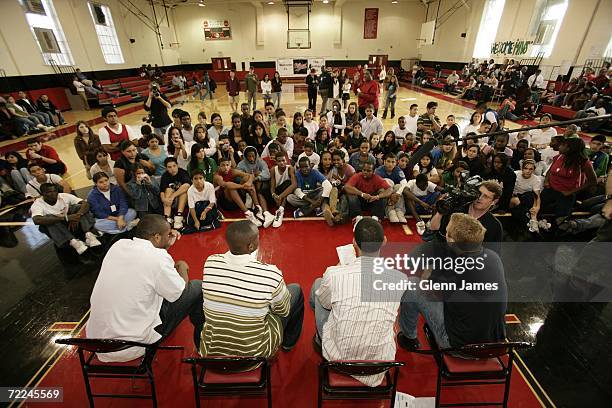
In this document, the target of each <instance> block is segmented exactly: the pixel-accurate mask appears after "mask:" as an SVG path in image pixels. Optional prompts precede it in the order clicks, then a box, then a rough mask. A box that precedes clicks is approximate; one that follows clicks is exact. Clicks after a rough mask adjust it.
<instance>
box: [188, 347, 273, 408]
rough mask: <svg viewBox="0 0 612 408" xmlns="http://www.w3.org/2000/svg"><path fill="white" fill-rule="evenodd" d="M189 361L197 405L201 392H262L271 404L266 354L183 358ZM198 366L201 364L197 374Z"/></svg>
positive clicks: (269, 405)
mask: <svg viewBox="0 0 612 408" xmlns="http://www.w3.org/2000/svg"><path fill="white" fill-rule="evenodd" d="M183 362H184V363H188V364H191V375H192V377H193V389H194V393H195V402H196V407H197V408H199V407H200V398H201V397H202V396H214V395H217V396H228V395H229V396H232V397H233V396H236V395H265V396H266V399H267V401H268V408H271V407H272V384H271V376H270V363H269V362H268V360H267V359H266V358H265V357H212V356H209V357H202V358H185V359H183ZM198 367H200V368H201V370H200V373H199V374H198Z"/></svg>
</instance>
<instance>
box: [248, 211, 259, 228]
mask: <svg viewBox="0 0 612 408" xmlns="http://www.w3.org/2000/svg"><path fill="white" fill-rule="evenodd" d="M244 216H245V218H246V219H247V220H249V221H251V222H252V223H253V224H255V226H257V227H261V221H259V220H258V219H257V217H255V214H253V212H252V211H251V210H246V211H245V212H244Z"/></svg>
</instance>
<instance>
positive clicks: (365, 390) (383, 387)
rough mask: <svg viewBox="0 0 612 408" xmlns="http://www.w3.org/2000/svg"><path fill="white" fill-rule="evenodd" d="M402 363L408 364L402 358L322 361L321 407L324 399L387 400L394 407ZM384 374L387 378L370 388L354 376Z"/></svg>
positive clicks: (319, 396)
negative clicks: (396, 359) (400, 360)
mask: <svg viewBox="0 0 612 408" xmlns="http://www.w3.org/2000/svg"><path fill="white" fill-rule="evenodd" d="M402 366H404V363H402V362H399V361H323V362H321V364H319V392H318V398H317V407H318V408H321V406H322V405H323V400H338V399H377V400H384V399H387V400H391V405H390V407H391V408H393V406H394V405H395V393H396V392H397V377H398V375H399V368H400V367H402ZM380 373H384V378H383V380H382V382H381V383H380V385H378V386H376V387H369V386H367V385H365V384H363V383H361V382H360V381H358V380H356V379H355V378H353V377H352V376H354V375H357V376H361V375H373V374H380Z"/></svg>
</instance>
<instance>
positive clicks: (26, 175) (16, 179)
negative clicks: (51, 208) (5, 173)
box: [11, 167, 34, 193]
mask: <svg viewBox="0 0 612 408" xmlns="http://www.w3.org/2000/svg"><path fill="white" fill-rule="evenodd" d="M33 178H34V177H32V175H31V174H30V171H29V170H28V169H26V168H25V167H22V168H20V169H19V170H16V169H13V170H11V179H12V180H13V184H14V185H15V187H17V189H18V190H19V191H21V192H22V193H27V191H26V184H28V182H29V181H30V180H32V179H33Z"/></svg>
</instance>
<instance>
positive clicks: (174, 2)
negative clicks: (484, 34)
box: [147, 0, 428, 7]
mask: <svg viewBox="0 0 612 408" xmlns="http://www.w3.org/2000/svg"><path fill="white" fill-rule="evenodd" d="M312 1H313V3H322V2H323V0H312ZM344 1H345V2H346V1H351V0H344ZM398 1H399V2H400V3H415V2H419V3H423V2H426V1H428V0H398ZM147 2H148V1H147ZM334 2H335V0H329V3H334ZM367 2H368V3H372V4H375V3H379V4H380V3H390V2H391V0H368V1H367ZM153 3H155V4H157V5H160V6H161V5H164V4H165V5H166V6H168V7H176V6H190V5H191V6H192V5H196V4H199V3H203V4H228V3H261V4H263V5H265V4H267V3H268V0H153ZM274 3H275V4H282V3H283V1H282V0H274Z"/></svg>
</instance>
